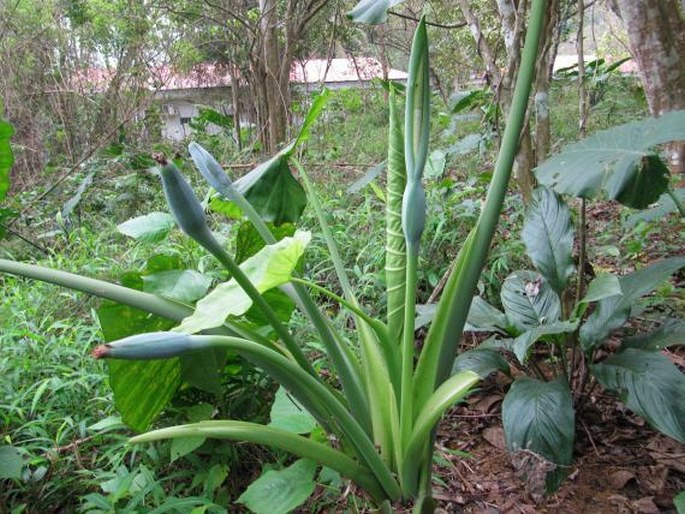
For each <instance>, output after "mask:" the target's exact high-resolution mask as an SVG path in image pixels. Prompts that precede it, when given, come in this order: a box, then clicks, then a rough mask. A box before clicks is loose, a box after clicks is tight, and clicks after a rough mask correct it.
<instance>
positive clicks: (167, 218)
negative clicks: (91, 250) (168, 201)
mask: <svg viewBox="0 0 685 514" xmlns="http://www.w3.org/2000/svg"><path fill="white" fill-rule="evenodd" d="M174 224H175V223H174V217H173V216H172V215H171V214H168V213H166V212H151V213H150V214H146V215H145V216H139V217H138V218H132V219H130V220H127V221H124V222H123V223H121V224H120V225H117V230H118V231H119V232H121V233H122V234H124V235H126V236H129V237H132V238H133V239H138V240H140V241H145V242H148V243H156V242H159V241H161V240H162V239H164V238H165V237H166V236H167V234H168V233H169V231H170V230H171V229H172V228H173V227H174Z"/></svg>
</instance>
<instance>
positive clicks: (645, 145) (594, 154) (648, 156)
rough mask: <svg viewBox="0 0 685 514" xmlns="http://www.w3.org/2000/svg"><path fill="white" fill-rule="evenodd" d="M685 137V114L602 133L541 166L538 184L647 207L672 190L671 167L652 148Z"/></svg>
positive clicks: (584, 195) (588, 138)
mask: <svg viewBox="0 0 685 514" xmlns="http://www.w3.org/2000/svg"><path fill="white" fill-rule="evenodd" d="M683 139H685V111H673V112H669V113H667V114H664V115H663V116H661V117H660V118H646V119H644V120H640V121H634V122H631V123H626V124H625V125H620V126H618V127H614V128H611V129H608V130H603V131H601V132H597V133H596V134H593V135H591V136H589V137H587V138H585V139H583V140H581V141H579V142H577V143H574V144H572V145H569V146H567V147H566V148H565V149H564V150H563V151H562V152H561V153H559V154H558V155H556V156H554V157H552V158H551V159H549V160H547V161H545V162H544V163H543V164H542V165H540V166H539V167H538V168H537V170H536V171H535V174H536V176H537V179H538V181H539V182H540V183H541V184H543V185H545V186H548V187H551V188H553V189H554V190H555V191H557V192H558V193H562V194H567V195H572V196H582V197H585V198H591V197H593V196H595V195H596V194H597V193H598V192H599V190H600V189H604V190H605V191H606V192H607V194H608V195H609V197H610V198H611V199H615V200H618V201H619V202H621V203H623V204H624V205H627V206H629V207H634V208H636V209H643V208H645V207H647V206H648V205H650V204H651V203H654V202H655V201H657V200H658V198H659V196H661V194H662V193H664V192H665V191H666V189H667V187H668V169H667V168H666V166H665V165H664V164H663V162H661V160H660V159H659V157H658V155H657V154H655V153H654V151H653V150H652V149H653V147H654V146H655V145H658V144H662V143H668V142H670V141H680V140H683Z"/></svg>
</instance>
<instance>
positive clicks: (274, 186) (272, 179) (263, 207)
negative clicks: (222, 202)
mask: <svg viewBox="0 0 685 514" xmlns="http://www.w3.org/2000/svg"><path fill="white" fill-rule="evenodd" d="M328 97H329V91H328V90H324V91H323V92H321V93H320V94H319V95H318V96H317V97H316V98H315V99H314V101H313V102H312V106H311V107H310V109H309V111H308V112H307V115H306V116H305V119H304V122H303V124H302V126H301V127H300V131H299V133H298V135H297V138H295V140H293V141H292V142H291V143H290V144H288V145H287V146H285V147H284V148H283V149H282V150H280V151H279V152H278V153H277V154H276V155H274V156H273V157H272V158H271V159H269V160H268V161H266V162H264V163H262V164H260V165H259V166H257V167H256V168H255V169H253V170H252V171H250V172H249V173H248V174H247V175H245V176H243V177H241V178H240V179H238V180H236V181H235V182H234V184H233V187H235V189H236V190H237V191H238V192H239V193H240V194H242V195H243V196H244V197H245V198H246V199H247V200H248V201H249V202H250V204H251V205H252V207H254V209H255V210H256V211H257V212H258V213H259V215H260V216H261V217H262V219H263V220H264V221H268V222H271V223H273V224H274V225H280V224H282V223H296V222H297V221H298V220H299V219H300V216H301V215H302V212H303V211H304V208H305V206H306V205H307V195H306V193H305V192H304V189H303V188H302V186H301V185H300V183H299V182H298V181H297V180H296V179H295V177H293V174H292V171H291V170H290V166H289V165H288V161H289V159H290V157H291V156H292V154H293V152H294V151H295V149H296V148H297V147H298V146H299V145H301V144H302V143H304V142H305V141H307V139H309V132H310V131H311V128H312V126H313V125H314V122H315V121H316V120H317V118H318V117H319V115H320V114H321V112H322V111H323V109H324V107H325V105H326V102H327V101H328ZM189 150H190V151H191V155H192V156H193V160H194V161H195V164H196V165H197V166H198V168H199V169H200V171H201V172H202V174H203V176H204V177H205V179H206V180H207V181H208V182H209V183H210V184H211V185H212V187H214V188H215V189H217V191H219V192H220V193H221V194H222V195H224V196H226V197H227V198H230V197H231V195H230V194H229V191H228V189H230V188H227V187H226V182H227V181H228V177H227V176H226V175H225V174H224V173H223V172H222V170H221V167H220V166H219V165H218V163H216V161H215V160H214V158H212V157H211V156H210V155H209V154H208V153H207V152H206V150H204V149H203V148H202V147H200V146H199V145H197V144H193V145H191V146H190V147H189Z"/></svg>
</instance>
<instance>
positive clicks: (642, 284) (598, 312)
mask: <svg viewBox="0 0 685 514" xmlns="http://www.w3.org/2000/svg"><path fill="white" fill-rule="evenodd" d="M683 266H685V257H672V258H670V259H664V260H661V261H659V262H656V263H654V264H652V265H650V266H647V267H645V268H642V269H639V270H637V271H635V272H633V273H631V274H630V275H626V276H624V277H621V278H620V279H619V282H620V286H621V291H622V292H623V294H621V295H615V296H610V297H608V298H603V299H602V300H600V301H599V302H597V307H596V308H595V310H594V312H593V313H592V314H591V315H590V317H588V319H587V320H586V322H585V323H584V324H583V326H582V327H580V342H581V343H582V345H583V348H585V349H586V350H589V349H591V348H593V347H594V346H596V345H597V344H598V343H601V342H602V341H603V340H604V339H605V338H606V337H607V336H608V335H609V334H610V333H611V331H612V330H615V329H617V328H619V327H621V326H622V325H623V324H624V323H625V322H626V321H627V319H628V316H630V309H631V307H632V306H633V304H634V303H635V302H636V301H637V300H638V299H639V298H640V297H641V296H643V295H645V294H647V293H649V292H650V291H652V290H653V289H654V288H655V287H657V286H658V285H659V284H660V283H662V282H663V281H664V280H666V279H667V278H668V277H670V276H671V274H672V273H674V272H675V271H677V270H679V269H680V268H682V267H683Z"/></svg>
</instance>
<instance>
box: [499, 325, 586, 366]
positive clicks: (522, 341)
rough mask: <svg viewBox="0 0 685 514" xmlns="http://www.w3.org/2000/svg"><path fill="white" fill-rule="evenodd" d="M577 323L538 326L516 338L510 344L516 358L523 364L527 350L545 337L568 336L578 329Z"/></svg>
mask: <svg viewBox="0 0 685 514" xmlns="http://www.w3.org/2000/svg"><path fill="white" fill-rule="evenodd" d="M578 324H579V321H556V322H554V323H548V324H544V325H538V326H537V327H533V328H531V329H530V330H527V331H526V332H524V333H523V334H521V335H520V336H518V337H516V338H515V339H514V341H513V343H512V345H513V351H514V354H515V355H516V358H517V359H518V360H519V361H520V362H521V363H525V362H526V359H527V358H528V350H530V348H531V347H532V346H533V345H534V344H535V343H536V342H538V341H539V340H540V339H542V338H543V337H545V336H551V335H559V334H570V333H571V332H573V331H575V330H576V329H577V328H578Z"/></svg>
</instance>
